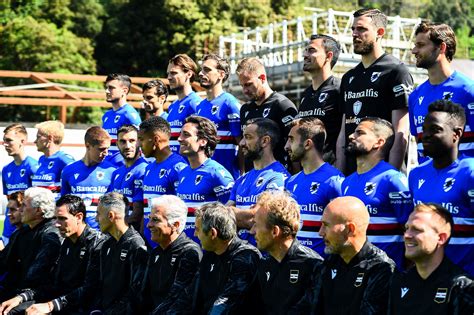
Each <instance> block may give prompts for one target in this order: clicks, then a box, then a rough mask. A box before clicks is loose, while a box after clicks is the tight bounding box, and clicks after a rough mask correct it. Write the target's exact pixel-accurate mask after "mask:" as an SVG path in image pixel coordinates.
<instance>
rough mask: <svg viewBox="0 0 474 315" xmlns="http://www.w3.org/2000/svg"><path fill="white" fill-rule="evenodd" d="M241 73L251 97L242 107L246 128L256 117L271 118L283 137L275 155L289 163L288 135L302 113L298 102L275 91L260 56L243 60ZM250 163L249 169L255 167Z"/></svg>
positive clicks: (242, 121) (281, 160)
mask: <svg viewBox="0 0 474 315" xmlns="http://www.w3.org/2000/svg"><path fill="white" fill-rule="evenodd" d="M236 72H237V75H238V76H239V82H240V85H241V86H242V91H243V93H244V95H245V97H246V98H247V99H248V100H249V101H248V102H247V103H245V104H244V105H242V107H241V108H240V123H241V126H242V128H243V127H244V126H246V125H247V122H248V121H249V120H250V119H252V118H269V119H271V120H273V121H274V122H276V123H277V124H278V127H279V129H280V140H279V141H278V142H277V144H276V146H275V147H274V148H273V154H274V155H275V158H276V159H277V160H278V161H280V162H281V163H282V164H283V165H286V164H287V157H286V154H285V150H284V149H283V147H284V145H285V138H286V136H287V135H288V132H289V131H290V123H291V122H292V121H293V119H294V118H295V117H296V115H297V114H298V112H297V109H296V106H295V104H293V102H291V101H290V100H289V99H288V98H287V97H286V96H284V95H282V94H280V93H278V92H274V91H273V90H272V89H271V88H270V85H269V84H268V78H267V73H266V71H265V67H264V66H263V64H262V63H261V62H260V61H259V60H258V59H257V58H246V59H243V60H242V61H240V62H239V65H238V66H237V70H236ZM251 167H252V166H251V165H248V164H247V163H246V165H245V170H246V171H248V170H250V169H251Z"/></svg>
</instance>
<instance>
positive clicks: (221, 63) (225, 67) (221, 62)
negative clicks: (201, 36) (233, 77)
mask: <svg viewBox="0 0 474 315" xmlns="http://www.w3.org/2000/svg"><path fill="white" fill-rule="evenodd" d="M209 59H211V60H214V61H215V62H216V63H217V67H216V68H217V69H219V70H222V71H224V73H225V76H224V79H223V80H222V82H225V81H227V79H228V78H229V74H230V65H229V61H228V60H227V59H225V58H222V57H220V56H219V55H217V54H207V55H204V57H203V58H202V61H203V62H204V61H206V60H209Z"/></svg>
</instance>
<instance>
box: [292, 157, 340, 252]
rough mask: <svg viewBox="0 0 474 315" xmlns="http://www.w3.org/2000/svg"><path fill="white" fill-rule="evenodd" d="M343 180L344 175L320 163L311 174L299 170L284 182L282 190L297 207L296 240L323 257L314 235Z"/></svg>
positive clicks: (321, 244) (321, 249)
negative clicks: (290, 196)
mask: <svg viewBox="0 0 474 315" xmlns="http://www.w3.org/2000/svg"><path fill="white" fill-rule="evenodd" d="M343 180H344V175H342V173H341V172H340V171H339V170H338V169H336V168H335V167H333V166H331V165H330V164H328V163H324V164H323V165H321V166H320V167H319V168H318V169H317V170H316V171H314V172H313V173H310V174H305V173H304V172H303V171H301V172H299V173H298V174H296V175H293V176H292V177H290V178H289V179H288V181H287V182H286V189H287V190H288V191H289V192H290V193H291V194H292V196H293V198H295V200H296V201H297V202H298V204H299V205H300V213H301V221H302V224H301V229H300V231H299V232H298V235H297V237H298V239H299V240H300V242H301V244H303V245H306V246H308V247H310V248H311V249H313V250H316V251H317V252H318V253H319V254H320V255H323V254H324V242H323V239H322V238H321V236H319V233H318V232H319V228H320V227H321V216H322V214H323V210H324V208H326V206H327V204H328V203H329V202H330V201H331V200H332V199H334V198H337V197H339V196H340V195H341V184H342V181H343Z"/></svg>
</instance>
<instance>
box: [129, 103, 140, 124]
mask: <svg viewBox="0 0 474 315" xmlns="http://www.w3.org/2000/svg"><path fill="white" fill-rule="evenodd" d="M127 119H128V120H129V121H130V124H131V125H134V126H135V127H138V126H140V123H141V122H142V119H141V118H140V115H139V114H138V112H137V111H136V110H135V108H133V107H131V108H130V111H129V112H127Z"/></svg>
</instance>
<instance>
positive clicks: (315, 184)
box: [309, 182, 320, 195]
mask: <svg viewBox="0 0 474 315" xmlns="http://www.w3.org/2000/svg"><path fill="white" fill-rule="evenodd" d="M319 185H320V184H319V183H318V182H312V183H311V187H310V188H309V191H310V192H311V194H312V195H314V194H315V193H317V192H318V189H319Z"/></svg>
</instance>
